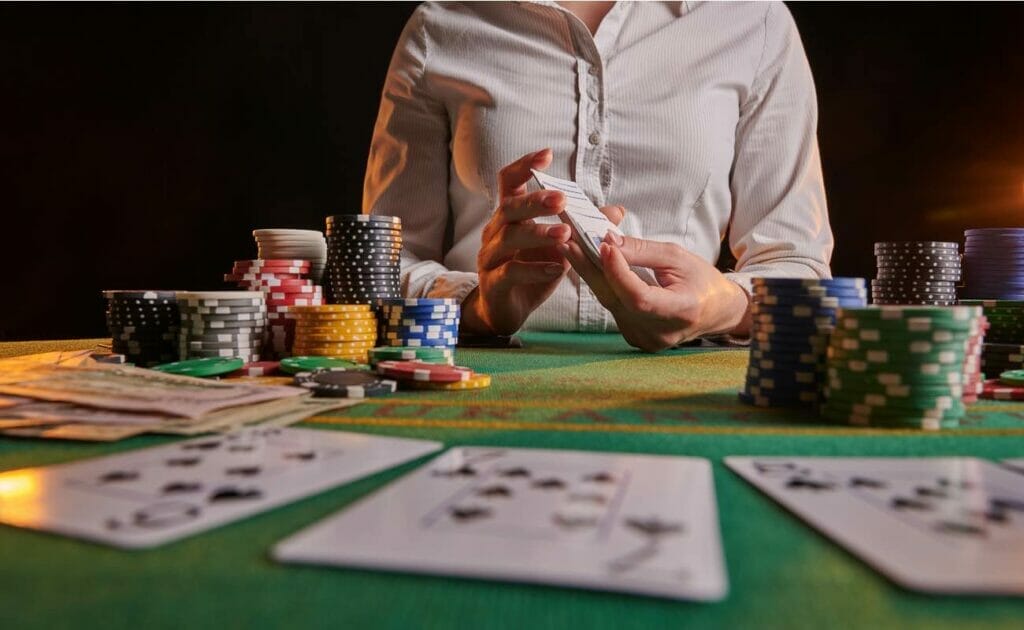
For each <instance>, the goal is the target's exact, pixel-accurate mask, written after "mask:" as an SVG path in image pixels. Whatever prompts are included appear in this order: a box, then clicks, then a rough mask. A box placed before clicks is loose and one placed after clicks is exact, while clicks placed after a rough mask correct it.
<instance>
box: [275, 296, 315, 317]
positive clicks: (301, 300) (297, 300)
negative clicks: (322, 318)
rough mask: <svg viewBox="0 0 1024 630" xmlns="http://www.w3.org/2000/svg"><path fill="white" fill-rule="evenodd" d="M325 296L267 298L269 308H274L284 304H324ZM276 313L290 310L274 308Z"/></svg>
mask: <svg viewBox="0 0 1024 630" xmlns="http://www.w3.org/2000/svg"><path fill="white" fill-rule="evenodd" d="M323 303H324V298H323V296H322V295H314V296H310V297H294V298H288V299H282V298H275V299H272V300H267V309H268V310H269V309H273V308H274V307H279V308H280V307H283V306H323ZM273 312H274V313H275V314H282V313H287V312H289V311H280V310H276V309H275V310H274V311H273Z"/></svg>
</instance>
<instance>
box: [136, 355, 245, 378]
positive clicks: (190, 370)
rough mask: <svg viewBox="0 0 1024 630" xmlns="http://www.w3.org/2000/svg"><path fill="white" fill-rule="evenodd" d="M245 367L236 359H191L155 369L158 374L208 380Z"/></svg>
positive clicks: (165, 364) (242, 362)
mask: <svg viewBox="0 0 1024 630" xmlns="http://www.w3.org/2000/svg"><path fill="white" fill-rule="evenodd" d="M243 365H245V361H243V360H242V359H235V358H224V357H210V358H208V359H189V360H187V361H175V362H174V363H164V364H163V365H158V366H156V367H154V368H153V369H154V370H157V371H158V372H164V373H166V374H178V375H180V376H196V377H199V378H208V377H210V376H220V375H221V374H227V373H229V372H234V371H235V370H237V369H240V368H241V367H242V366H243Z"/></svg>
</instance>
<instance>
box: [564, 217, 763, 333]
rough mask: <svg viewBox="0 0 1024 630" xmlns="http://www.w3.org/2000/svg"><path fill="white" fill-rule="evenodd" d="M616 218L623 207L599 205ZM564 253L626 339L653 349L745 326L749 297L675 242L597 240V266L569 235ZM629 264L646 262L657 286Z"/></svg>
mask: <svg viewBox="0 0 1024 630" xmlns="http://www.w3.org/2000/svg"><path fill="white" fill-rule="evenodd" d="M601 210H602V212H604V213H605V214H606V215H607V216H608V218H609V219H610V220H611V221H612V222H613V223H616V224H618V222H619V221H620V220H621V219H622V212H623V211H622V209H621V208H618V207H615V206H612V207H606V208H602V209H601ZM561 248H562V251H563V253H564V254H565V257H566V258H567V259H568V260H569V262H570V263H571V264H572V266H573V268H574V269H575V270H576V272H577V273H579V274H580V276H582V277H583V279H584V280H585V281H586V282H587V284H588V285H590V288H591V290H592V291H593V292H594V295H595V296H596V297H597V299H598V300H599V301H600V302H601V304H602V305H604V307H605V308H607V309H608V310H609V311H611V313H612V315H613V316H614V317H615V322H616V323H617V324H618V326H619V331H620V332H621V333H622V336H623V337H624V338H625V339H626V341H628V342H629V343H630V344H631V345H633V346H636V347H637V348H640V349H641V350H646V351H648V352H657V351H658V350H664V349H665V348H670V347H672V346H675V345H678V344H679V343H682V342H684V341H689V340H690V339H695V338H696V337H700V336H702V335H711V334H721V333H732V334H736V335H740V336H743V335H747V334H749V331H750V314H749V310H750V309H749V303H750V298H749V296H748V295H747V293H746V291H744V290H743V289H742V288H740V286H739V285H737V284H736V283H734V282H732V281H730V280H729V279H727V278H726V277H725V276H724V275H722V273H721V272H720V271H718V270H717V269H715V268H714V267H713V266H712V265H711V264H710V263H708V262H707V261H706V260H704V259H703V258H700V257H699V256H695V255H694V254H691V253H690V252H688V251H686V250H685V249H683V248H682V247H680V246H679V245H676V244H675V243H664V242H660V241H648V240H644V239H637V238H632V237H628V236H626V237H618V236H617V235H615V234H612V233H611V232H609V233H608V236H607V237H605V242H604V243H602V244H601V264H602V265H603V266H604V272H603V273H602V271H601V270H600V269H598V268H597V267H596V266H595V265H594V264H593V263H591V262H590V259H589V258H587V256H586V254H585V253H584V252H583V250H582V249H580V246H579V245H577V244H576V243H575V242H574V241H569V242H568V243H565V244H563V245H561ZM630 265H636V266H640V267H649V268H651V269H652V270H653V271H654V274H655V277H656V278H657V279H658V282H659V283H660V284H661V286H660V287H654V286H650V285H648V284H647V283H646V282H644V281H643V280H641V279H640V277H639V276H637V275H636V274H635V273H634V272H633V270H632V269H630V268H629V267H630Z"/></svg>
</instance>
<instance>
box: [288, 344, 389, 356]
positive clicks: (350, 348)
mask: <svg viewBox="0 0 1024 630" xmlns="http://www.w3.org/2000/svg"><path fill="white" fill-rule="evenodd" d="M372 347H373V344H372V343H371V344H369V345H367V344H362V345H360V344H348V345H344V346H340V345H332V346H325V345H319V346H313V345H308V344H304V345H301V346H298V345H297V346H293V347H292V352H293V353H295V354H315V355H324V354H353V353H362V354H366V353H367V352H368V351H369V350H370V348H372Z"/></svg>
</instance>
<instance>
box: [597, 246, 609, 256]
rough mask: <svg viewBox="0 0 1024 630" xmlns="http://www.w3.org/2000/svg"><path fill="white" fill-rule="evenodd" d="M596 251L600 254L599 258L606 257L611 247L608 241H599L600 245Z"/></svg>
mask: <svg viewBox="0 0 1024 630" xmlns="http://www.w3.org/2000/svg"><path fill="white" fill-rule="evenodd" d="M597 251H598V252H599V253H600V254H601V258H607V256H608V252H610V251H612V247H611V245H609V244H608V243H601V247H599V248H598V250H597Z"/></svg>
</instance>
